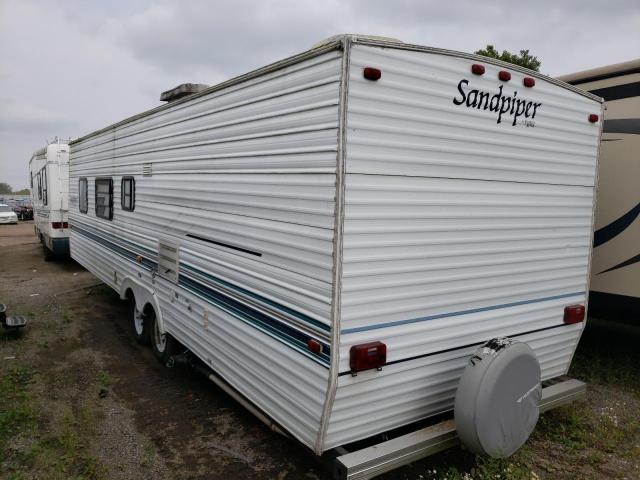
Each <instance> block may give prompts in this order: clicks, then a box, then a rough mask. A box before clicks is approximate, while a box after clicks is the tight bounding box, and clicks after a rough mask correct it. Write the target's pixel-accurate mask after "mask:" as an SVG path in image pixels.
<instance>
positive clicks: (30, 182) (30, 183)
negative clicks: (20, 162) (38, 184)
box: [29, 172, 33, 193]
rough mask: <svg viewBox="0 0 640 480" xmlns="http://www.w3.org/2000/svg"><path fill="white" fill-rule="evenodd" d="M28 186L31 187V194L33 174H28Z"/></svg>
mask: <svg viewBox="0 0 640 480" xmlns="http://www.w3.org/2000/svg"><path fill="white" fill-rule="evenodd" d="M29 185H30V186H31V193H33V172H29Z"/></svg>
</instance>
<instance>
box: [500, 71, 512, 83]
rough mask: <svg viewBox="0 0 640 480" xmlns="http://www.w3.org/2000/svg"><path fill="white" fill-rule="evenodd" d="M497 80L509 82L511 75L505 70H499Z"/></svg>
mask: <svg viewBox="0 0 640 480" xmlns="http://www.w3.org/2000/svg"><path fill="white" fill-rule="evenodd" d="M498 78H499V79H500V80H502V81H503V82H508V81H509V80H511V74H510V73H509V72H507V71H506V70H500V71H499V72H498Z"/></svg>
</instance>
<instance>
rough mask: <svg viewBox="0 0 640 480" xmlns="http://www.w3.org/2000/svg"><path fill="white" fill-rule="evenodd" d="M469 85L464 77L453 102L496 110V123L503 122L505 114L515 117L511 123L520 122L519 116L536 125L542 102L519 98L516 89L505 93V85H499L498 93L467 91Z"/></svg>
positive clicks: (523, 121)
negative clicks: (509, 93)
mask: <svg viewBox="0 0 640 480" xmlns="http://www.w3.org/2000/svg"><path fill="white" fill-rule="evenodd" d="M468 85H469V80H466V79H462V80H460V83H458V92H460V94H459V96H458V95H456V96H455V97H453V103H454V104H455V105H466V106H467V107H468V108H476V109H478V110H488V111H490V112H496V113H497V114H498V120H497V122H496V123H502V120H503V118H502V117H503V116H507V117H510V118H509V120H511V117H513V122H512V123H511V125H514V126H515V125H516V123H518V117H523V118H520V123H521V124H523V125H526V126H527V127H533V126H535V122H534V119H535V118H536V112H537V110H538V109H539V108H541V107H542V104H541V103H535V102H532V101H531V100H526V99H523V98H517V97H518V92H516V91H514V92H513V95H504V94H503V93H502V89H503V87H504V85H500V86H499V87H498V93H495V94H493V95H491V92H485V91H483V90H478V89H473V90H468V89H467V91H465V88H463V86H464V87H467V86H468Z"/></svg>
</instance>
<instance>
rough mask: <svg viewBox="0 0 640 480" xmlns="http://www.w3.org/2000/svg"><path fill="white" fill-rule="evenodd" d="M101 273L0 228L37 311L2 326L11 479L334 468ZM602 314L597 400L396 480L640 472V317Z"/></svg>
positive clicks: (26, 227)
mask: <svg viewBox="0 0 640 480" xmlns="http://www.w3.org/2000/svg"><path fill="white" fill-rule="evenodd" d="M96 284H97V280H96V279H95V278H94V277H93V276H92V275H91V274H90V273H89V272H87V271H85V270H84V269H83V268H82V267H80V266H79V265H77V264H76V263H75V262H73V261H71V260H57V261H54V262H48V263H47V262H44V260H43V256H42V250H41V247H40V245H39V243H38V242H37V239H36V237H35V236H34V235H33V226H32V225H31V224H30V223H28V222H27V223H21V224H20V225H18V226H1V227H0V302H1V303H6V304H8V306H9V310H10V312H11V313H17V314H23V315H26V316H27V318H28V320H29V325H28V327H27V329H26V330H25V332H24V333H23V334H22V335H20V336H15V335H8V334H5V333H1V332H0V375H1V378H2V380H1V383H0V478H3V479H12V480H18V479H45V478H46V479H58V478H59V479H63V478H64V479H67V478H75V479H102V478H104V479H180V480H182V479H225V480H231V479H236V478H238V479H245V478H255V479H285V478H289V479H298V478H301V479H325V478H329V476H328V474H327V473H326V472H325V470H323V469H322V468H321V466H320V464H319V463H318V462H317V461H316V459H315V457H314V456H313V455H312V454H311V453H310V452H309V451H308V450H306V449H305V448H304V447H302V446H300V445H299V444H297V443H295V442H294V441H291V440H287V439H285V438H283V437H281V436H279V435H278V434H276V433H273V432H271V431H270V430H269V429H268V428H266V427H264V426H263V424H262V423H260V422H259V421H258V420H257V419H255V418H254V417H253V416H252V415H251V414H249V413H248V412H247V411H245V410H244V409H243V408H242V407H241V406H240V405H238V404H237V403H236V402H235V401H234V400H232V399H231V398H230V397H228V396H227V395H226V394H224V393H223V392H222V391H221V390H219V389H218V388H217V387H216V386H215V385H213V384H212V383H211V382H209V381H208V380H206V379H205V378H204V377H203V376H202V375H200V374H198V373H197V372H195V371H193V370H191V369H189V368H188V367H175V368H172V369H168V368H166V367H164V366H163V365H160V364H159V363H158V362H157V361H156V360H155V358H154V357H153V356H152V354H151V351H150V350H149V349H148V348H146V347H143V346H140V345H138V344H136V343H135V342H134V341H133V339H132V338H131V336H130V335H129V331H128V327H127V325H126V322H125V317H126V312H125V304H124V303H123V302H122V301H120V300H119V298H118V296H117V295H116V294H115V293H114V292H113V291H111V290H110V289H109V288H107V287H105V286H100V285H96ZM593 325H594V327H591V326H589V327H588V331H587V332H586V333H585V336H584V338H583V343H584V345H585V348H584V349H582V347H581V350H580V351H579V352H578V354H577V356H576V363H579V365H580V366H579V367H578V368H577V369H576V371H575V372H572V373H575V374H576V376H578V377H580V378H585V379H587V380H589V381H590V382H591V383H592V386H591V388H590V390H589V395H588V401H587V402H583V403H581V404H577V405H574V406H570V407H565V408H563V409H560V410H558V411H554V412H550V413H548V414H546V415H545V416H544V417H543V418H542V419H541V421H540V424H539V427H538V428H537V429H536V432H535V434H534V436H533V437H532V439H531V441H530V442H529V443H528V444H527V446H526V447H525V448H524V449H523V450H522V451H521V452H519V453H518V454H517V455H516V456H514V457H513V458H511V459H508V460H505V461H487V460H482V459H478V458H475V457H474V456H472V455H470V454H469V453H467V452H464V451H463V450H461V449H453V450H451V451H449V452H446V453H443V454H441V455H438V456H435V457H433V458H430V459H428V460H424V461H422V462H418V463H416V464H413V465H410V466H407V467H405V468H403V469H400V470H397V471H395V472H393V473H391V474H388V475H386V476H385V478H387V479H393V478H402V479H427V478H434V479H435V478H448V479H456V478H466V479H470V478H501V479H505V478H507V479H508V478H514V479H515V478H526V479H537V478H548V479H556V478H562V479H573V478H592V479H599V478H628V479H632V478H640V467H639V465H638V461H639V460H638V459H639V458H640V426H639V421H640V420H639V419H638V417H639V416H640V395H639V393H638V392H639V391H640V388H639V386H640V378H639V376H640V375H639V373H638V372H639V371H640V367H639V365H640V353H638V352H640V349H638V348H637V345H638V341H640V332H639V328H638V326H640V322H639V323H638V324H637V325H619V326H616V327H615V328H614V329H613V330H611V329H610V328H609V327H608V326H603V324H602V323H599V322H597V321H595V322H593ZM603 329H604V330H603ZM604 342H613V343H614V344H615V347H612V346H611V345H607V344H605V343H604ZM612 348H615V350H616V351H617V353H616V354H613V355H612V354H611V351H612Z"/></svg>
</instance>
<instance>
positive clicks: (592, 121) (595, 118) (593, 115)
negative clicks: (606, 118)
mask: <svg viewBox="0 0 640 480" xmlns="http://www.w3.org/2000/svg"><path fill="white" fill-rule="evenodd" d="M598 118H599V117H598V115H596V114H595V113H592V114H591V115H589V121H590V122H591V123H596V122H597V121H598Z"/></svg>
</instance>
